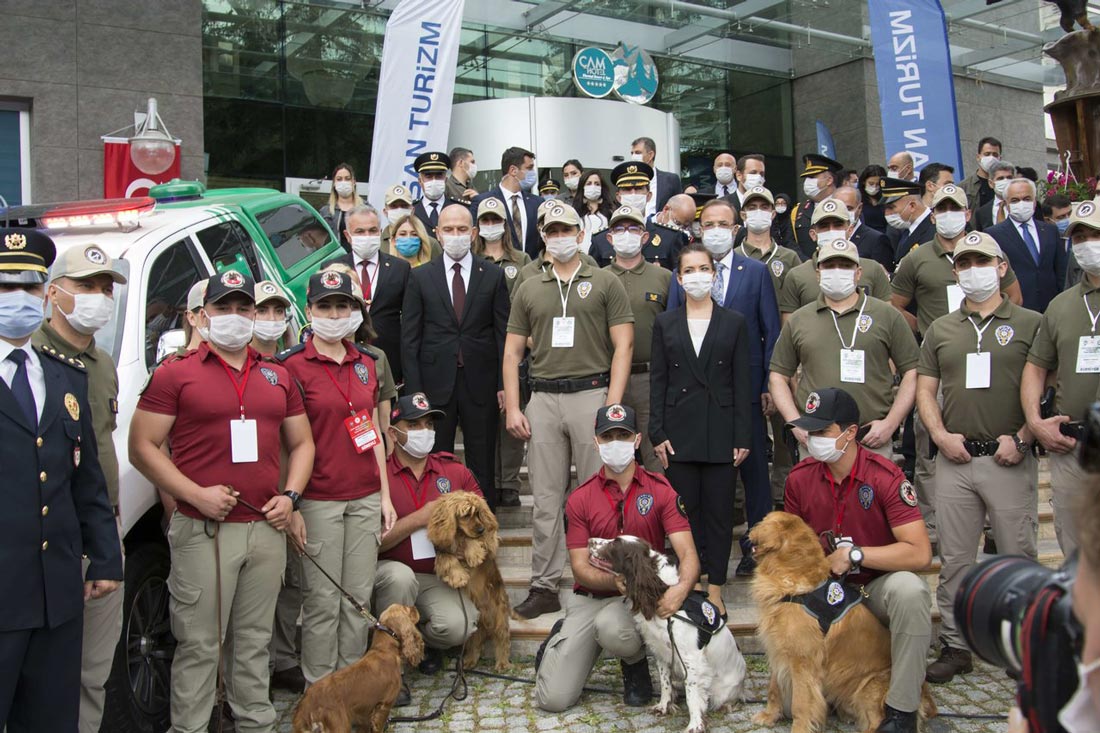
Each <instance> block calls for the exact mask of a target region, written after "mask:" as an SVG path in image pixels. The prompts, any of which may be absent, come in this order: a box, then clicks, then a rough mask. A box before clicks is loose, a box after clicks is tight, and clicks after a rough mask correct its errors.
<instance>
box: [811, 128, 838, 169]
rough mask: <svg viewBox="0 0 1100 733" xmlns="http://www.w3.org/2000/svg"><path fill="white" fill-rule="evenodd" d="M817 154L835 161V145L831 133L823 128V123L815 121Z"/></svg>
mask: <svg viewBox="0 0 1100 733" xmlns="http://www.w3.org/2000/svg"><path fill="white" fill-rule="evenodd" d="M816 123H817V154H818V155H824V156H825V157H826V158H832V159H833V160H836V145H835V144H834V143H833V133H831V132H829V128H828V127H825V123H824V122H822V121H821V120H817V121H816Z"/></svg>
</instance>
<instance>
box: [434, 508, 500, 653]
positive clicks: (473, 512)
mask: <svg viewBox="0 0 1100 733" xmlns="http://www.w3.org/2000/svg"><path fill="white" fill-rule="evenodd" d="M499 529H500V525H499V524H498V523H497V518H496V517H495V516H493V512H492V511H491V510H490V509H489V505H488V504H486V503H485V500H484V499H482V498H481V497H480V496H478V495H477V494H474V493H471V492H469V491H455V492H452V493H450V494H447V495H445V496H441V497H440V498H438V499H436V500H435V501H434V502H432V517H431V519H430V520H429V522H428V539H429V540H431V542H432V544H433V545H435V551H436V555H435V574H436V575H438V576H439V579H440V580H442V581H443V582H444V583H446V584H447V585H449V586H451V587H452V588H456V589H459V590H461V589H463V588H465V589H466V594H467V595H468V596H469V598H470V600H471V601H472V602H473V604H474V606H475V607H476V608H477V612H478V621H477V631H475V632H474V633H473V635H472V636H471V637H470V638H469V640H468V641H467V642H466V654H465V656H464V657H463V658H462V663H463V665H465V666H466V667H474V666H475V665H476V664H477V662H478V660H479V659H481V647H482V646H483V645H484V643H485V641H486V640H488V639H492V641H493V650H494V654H495V657H496V670H497V671H498V672H500V671H503V670H506V669H508V668H509V667H510V666H511V665H510V663H509V660H508V657H509V653H510V651H511V640H512V635H511V632H510V630H509V628H508V615H509V607H508V594H507V593H505V591H504V579H503V578H501V577H500V568H498V567H497V557H496V556H497V548H498V547H499V546H500V537H499V536H498V535H497V532H498V531H499Z"/></svg>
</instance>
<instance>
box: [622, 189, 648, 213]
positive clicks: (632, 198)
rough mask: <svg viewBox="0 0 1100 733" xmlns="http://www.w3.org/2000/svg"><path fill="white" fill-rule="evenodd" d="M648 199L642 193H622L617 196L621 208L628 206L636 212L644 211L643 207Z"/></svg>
mask: <svg viewBox="0 0 1100 733" xmlns="http://www.w3.org/2000/svg"><path fill="white" fill-rule="evenodd" d="M648 198H649V197H648V196H646V195H645V194H644V193H624V194H622V195H621V196H619V201H620V202H622V205H623V206H630V207H632V208H635V209H637V210H638V211H645V205H646V202H647V199H648Z"/></svg>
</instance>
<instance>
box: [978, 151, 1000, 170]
mask: <svg viewBox="0 0 1100 733" xmlns="http://www.w3.org/2000/svg"><path fill="white" fill-rule="evenodd" d="M998 160H1000V158H998V157H997V156H996V155H983V156H982V157H981V158H979V159H978V165H979V166H981V169H982V170H983V171H985V172H986V173H989V169H990V168H992V167H993V166H994V165H996V163H997V161H998Z"/></svg>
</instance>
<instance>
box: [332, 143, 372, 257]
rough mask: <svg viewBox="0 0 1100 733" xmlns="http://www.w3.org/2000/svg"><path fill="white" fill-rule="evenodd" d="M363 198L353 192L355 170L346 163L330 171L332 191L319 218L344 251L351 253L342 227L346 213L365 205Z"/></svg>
mask: <svg viewBox="0 0 1100 733" xmlns="http://www.w3.org/2000/svg"><path fill="white" fill-rule="evenodd" d="M366 203H367V202H366V201H364V200H363V197H362V196H360V195H359V194H358V193H356V192H355V169H354V168H352V167H351V165H349V164H348V163H340V164H339V165H337V166H336V167H335V168H333V169H332V191H330V192H329V195H328V203H327V204H325V205H324V206H322V207H321V217H322V218H323V219H324V220H325V221H327V222H328V225H329V226H330V227H332V231H334V232H335V233H336V241H338V242H339V243H340V246H341V247H343V248H344V250H345V251H347V252H350V251H351V241H349V240H348V237H347V234H346V233H345V230H346V229H347V227H346V226H344V219H345V218H346V217H347V213H348V212H349V211H351V210H352V209H354V208H355V207H356V206H360V205H363V204H366Z"/></svg>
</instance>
